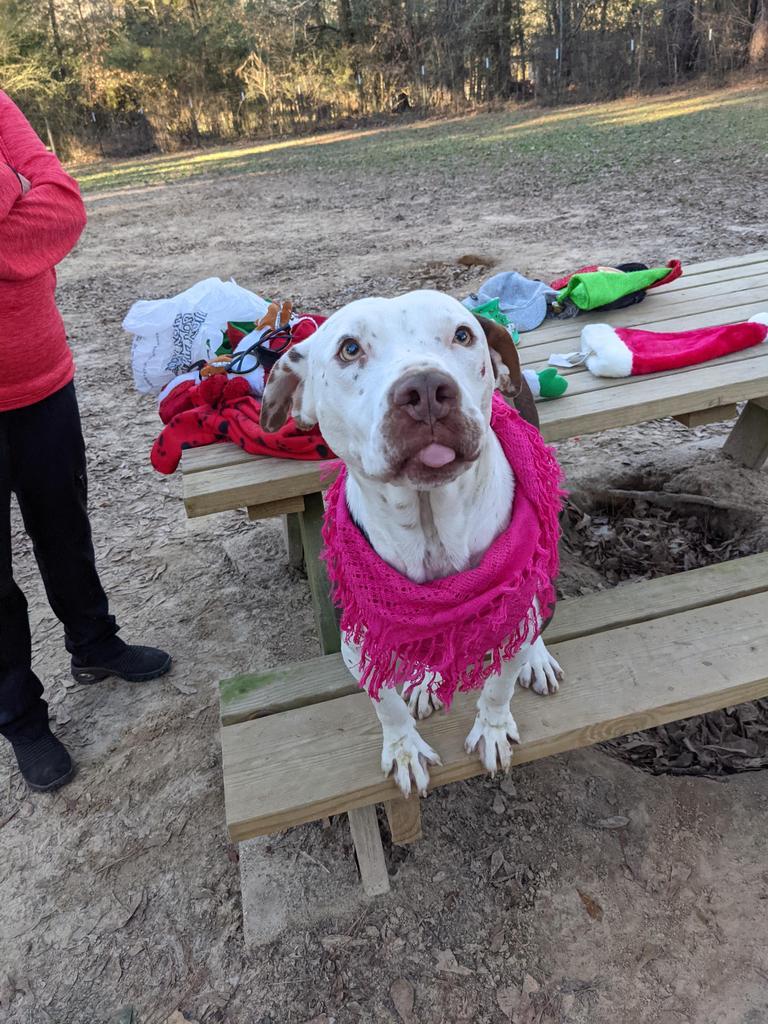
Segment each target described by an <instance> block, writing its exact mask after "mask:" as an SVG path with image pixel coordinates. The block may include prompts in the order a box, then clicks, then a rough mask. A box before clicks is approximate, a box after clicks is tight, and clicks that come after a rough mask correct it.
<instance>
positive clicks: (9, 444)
mask: <svg viewBox="0 0 768 1024" xmlns="http://www.w3.org/2000/svg"><path fill="white" fill-rule="evenodd" d="M84 227H85V208H84V206H83V202H82V199H81V198H80V191H79V189H78V187H77V184H76V183H75V181H74V180H73V179H72V178H70V177H69V175H68V174H66V173H65V172H64V170H63V169H62V167H61V164H60V163H59V161H58V160H57V159H56V157H55V156H54V155H53V154H52V153H49V152H48V150H47V149H46V148H45V146H44V145H43V143H42V142H41V141H40V139H39V138H38V136H37V135H36V134H35V132H34V130H33V128H32V126H31V125H30V124H29V122H28V121H27V120H26V118H25V117H24V115H23V114H22V113H21V111H20V110H19V109H18V107H16V105H15V104H14V103H13V102H12V101H11V99H10V98H9V97H8V96H6V94H5V93H3V92H0V368H1V369H2V372H1V373H0V734H2V735H3V736H5V737H6V738H7V739H8V740H10V742H11V744H12V746H13V750H14V752H15V754H16V759H17V761H18V764H19V768H20V770H21V773H22V775H23V777H24V779H25V780H26V782H27V785H28V786H30V788H32V789H35V790H50V789H55V788H57V787H58V786H61V785H63V784H64V783H65V782H67V781H68V780H69V779H70V778H71V776H72V774H73V770H74V768H73V764H72V760H71V758H70V755H69V753H68V752H67V750H66V748H65V747H64V745H63V744H62V743H61V742H60V740H58V739H57V738H56V736H54V734H53V733H52V732H51V729H50V726H49V724H48V705H47V704H46V702H45V701H44V700H43V692H44V691H43V686H42V684H41V682H40V680H39V679H38V678H37V676H36V675H35V674H34V672H33V671H32V664H31V658H32V641H31V635H30V629H29V617H28V615H27V602H26V599H25V597H24V595H23V594H22V592H21V590H20V589H19V587H18V586H17V585H16V582H15V581H14V578H13V566H12V550H11V520H10V510H11V493H12V492H13V493H15V494H16V498H17V500H18V503H19V508H20V510H21V514H22V518H23V520H24V527H25V529H26V531H27V533H28V534H29V536H30V537H31V539H32V545H33V548H34V553H35V558H36V559H37V564H38V566H39V568H40V574H41V576H42V578H43V583H44V584H45V590H46V593H47V595H48V600H49V602H50V605H51V608H52V609H53V611H54V612H55V614H56V615H57V616H58V618H59V619H60V620H61V622H62V623H63V625H64V637H65V644H66V648H67V650H68V652H69V653H70V655H71V668H72V674H73V675H74V677H75V679H77V680H78V681H79V682H81V683H90V682H97V681H98V680H101V679H105V678H106V677H107V676H118V677H120V678H121V679H125V680H128V681H130V682H138V681H141V680H146V679H154V678H155V677H156V676H160V675H163V674H164V673H165V672H167V671H168V670H169V669H170V667H171V657H170V655H168V654H167V653H166V652H165V651H160V650H157V649H156V648H153V647H142V646H129V645H127V644H125V643H124V642H123V641H122V640H121V639H119V637H118V636H117V631H118V627H117V623H116V622H115V619H114V618H113V616H112V615H110V612H109V604H108V601H107V597H106V594H105V593H104V590H103V588H102V586H101V583H100V581H99V576H98V573H97V571H96V564H95V560H94V552H93V544H92V541H91V528H90V523H89V521H88V512H87V501H86V498H87V481H86V463H85V444H84V442H83V435H82V431H81V427H80V414H79V412H78V407H77V399H76V397H75V386H74V383H73V377H74V373H75V368H74V363H73V360H72V354H71V352H70V350H69V347H68V345H67V339H66V333H65V331H64V324H63V321H62V319H61V315H60V314H59V311H58V309H57V308H56V302H55V297H54V293H55V289H56V271H55V269H54V267H55V266H56V264H57V263H59V262H60V261H61V260H62V259H63V258H64V257H65V256H66V255H67V253H68V252H69V251H70V250H71V249H72V248H73V246H74V245H75V243H76V242H77V240H78V238H79V237H80V234H81V232H82V230H83V228H84Z"/></svg>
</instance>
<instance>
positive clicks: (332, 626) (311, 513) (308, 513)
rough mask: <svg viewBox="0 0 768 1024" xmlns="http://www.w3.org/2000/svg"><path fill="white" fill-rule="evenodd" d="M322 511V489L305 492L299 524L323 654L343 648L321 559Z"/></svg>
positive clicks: (336, 651) (299, 514)
mask: <svg viewBox="0 0 768 1024" xmlns="http://www.w3.org/2000/svg"><path fill="white" fill-rule="evenodd" d="M323 511H324V508H323V496H322V494H321V493H320V492H317V493H316V494H308V495H306V497H305V498H304V511H303V512H299V513H298V516H299V527H300V531H301V543H302V546H303V548H304V562H305V565H306V569H307V579H308V580H309V589H310V591H311V592H312V607H313V609H314V612H315V622H316V623H317V631H318V633H319V634H320V645H321V646H322V649H323V654H337V653H338V652H339V651H340V650H341V636H340V635H339V623H338V619H337V616H336V609H335V608H334V607H333V604H332V602H331V598H330V592H329V586H328V576H327V574H326V572H325V564H324V563H323V562H322V561H321V559H320V552H321V551H322V547H323V538H322V528H323Z"/></svg>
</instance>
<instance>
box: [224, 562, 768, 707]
mask: <svg viewBox="0 0 768 1024" xmlns="http://www.w3.org/2000/svg"><path fill="white" fill-rule="evenodd" d="M766 589H768V552H766V553H765V554H759V555H749V556H748V557H746V558H736V559H733V560H732V561H730V562H722V563H720V564H719V565H708V566H705V567H704V568H702V569H691V570H690V571H688V572H682V573H676V574H674V575H672V576H663V577H661V578H660V579H655V580H643V581H641V582H637V583H631V584H625V585H619V586H617V587H612V588H611V589H610V590H606V591H601V592H600V593H596V594H587V595H586V596H585V597H577V598H570V599H568V600H565V601H560V602H559V603H558V605H557V608H556V610H555V615H554V618H553V619H552V622H551V623H550V624H549V626H548V627H547V632H546V638H547V643H551V644H555V643H562V642H563V641H565V640H574V639H575V638H576V637H579V636H586V635H593V634H596V633H604V632H605V631H606V630H609V629H619V628H623V627H624V626H630V625H635V624H636V623H639V622H648V621H650V620H651V619H658V618H663V617H664V616H665V615H672V614H674V613H677V612H683V611H690V610H691V609H694V608H702V607H704V606H706V605H715V604H719V603H721V602H723V601H731V600H733V599H734V598H737V597H745V596H747V595H749V594H756V593H760V592H762V591H764V590H766ZM358 689H359V687H358V685H357V683H356V682H355V680H354V679H353V678H352V676H351V675H350V674H349V672H348V671H347V669H346V667H345V665H344V662H343V661H342V659H341V655H340V654H339V655H333V656H330V657H324V658H313V659H311V660H310V661H304V662H298V663H296V664H293V665H280V666H278V667H277V668H273V669H266V670H263V671H261V672H253V673H247V674H243V675H239V676H235V677H233V678H232V679H224V680H222V682H221V683H220V684H219V701H220V709H221V723H222V725H225V726H226V725H235V724H236V723H238V722H246V721H248V719H251V718H263V717H266V716H268V715H275V714H278V713H280V712H281V711H289V710H292V709H293V708H298V707H302V706H304V705H307V704H319V703H322V702H323V701H327V700H333V699H334V698H335V697H342V696H346V695H347V694H351V693H356V692H357V690H358Z"/></svg>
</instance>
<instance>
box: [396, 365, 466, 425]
mask: <svg viewBox="0 0 768 1024" xmlns="http://www.w3.org/2000/svg"><path fill="white" fill-rule="evenodd" d="M458 397H459V389H458V388H457V387H456V383H455V382H454V381H453V380H452V379H451V378H450V377H449V376H448V374H447V373H442V372H441V371H440V370H422V371H421V372H420V373H413V374H411V375H410V376H408V377H404V378H403V380H401V381H400V382H399V383H398V384H396V385H395V388H394V390H393V392H392V401H393V402H394V404H395V405H396V406H398V407H399V408H401V409H403V410H405V412H407V413H408V414H409V416H412V417H413V418H414V419H415V420H416V421H417V422H418V423H433V422H434V421H435V420H442V419H445V417H446V416H447V415H448V414H449V413H451V412H452V411H453V410H454V409H455V408H456V402H457V399H458Z"/></svg>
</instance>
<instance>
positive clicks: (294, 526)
mask: <svg viewBox="0 0 768 1024" xmlns="http://www.w3.org/2000/svg"><path fill="white" fill-rule="evenodd" d="M283 537H284V538H285V546H286V548H287V550H288V565H290V566H292V568H294V569H300V568H301V567H302V565H304V545H303V544H302V543H301V523H300V522H299V513H298V512H289V513H288V514H287V515H286V516H283Z"/></svg>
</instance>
